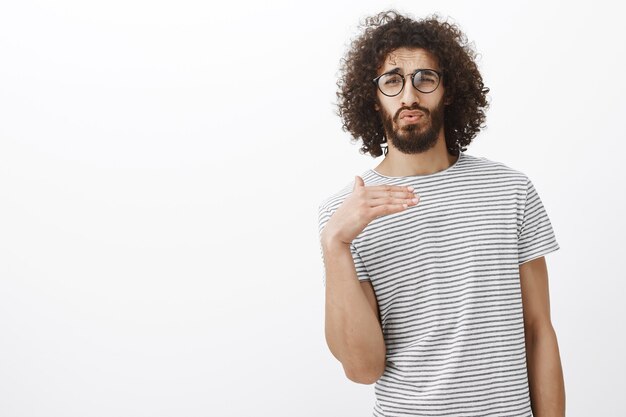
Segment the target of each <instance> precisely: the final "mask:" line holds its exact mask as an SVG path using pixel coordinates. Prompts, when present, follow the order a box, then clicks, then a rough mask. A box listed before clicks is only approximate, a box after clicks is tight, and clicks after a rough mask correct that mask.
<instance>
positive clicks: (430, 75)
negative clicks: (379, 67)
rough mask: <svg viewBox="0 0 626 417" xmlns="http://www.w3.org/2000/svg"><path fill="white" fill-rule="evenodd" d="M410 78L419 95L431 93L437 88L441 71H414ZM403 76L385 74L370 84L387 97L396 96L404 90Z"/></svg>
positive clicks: (425, 69) (393, 73)
mask: <svg viewBox="0 0 626 417" xmlns="http://www.w3.org/2000/svg"><path fill="white" fill-rule="evenodd" d="M410 76H411V84H413V87H415V89H416V90H417V91H419V92H421V93H425V94H428V93H432V92H433V91H435V90H436V89H437V87H439V83H440V82H441V71H437V70H434V69H430V68H423V69H416V70H415V71H413V73H412V74H411V75H410ZM404 80H405V76H404V75H402V74H400V73H398V72H394V71H391V72H386V73H384V74H381V75H379V76H378V77H376V78H374V79H373V80H372V82H373V83H374V85H376V86H377V87H378V89H379V90H380V92H381V93H383V94H384V95H386V96H387V97H394V96H397V95H398V94H400V93H401V92H402V89H404Z"/></svg>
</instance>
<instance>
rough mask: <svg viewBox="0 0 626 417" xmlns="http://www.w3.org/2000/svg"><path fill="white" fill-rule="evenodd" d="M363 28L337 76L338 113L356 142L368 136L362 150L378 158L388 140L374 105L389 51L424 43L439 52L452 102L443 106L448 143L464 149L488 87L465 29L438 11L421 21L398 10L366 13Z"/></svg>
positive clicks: (481, 116)
mask: <svg viewBox="0 0 626 417" xmlns="http://www.w3.org/2000/svg"><path fill="white" fill-rule="evenodd" d="M361 28H364V32H363V34H362V35H361V36H360V37H358V38H357V39H355V40H354V41H352V44H351V45H350V49H349V50H348V52H347V53H346V55H345V56H344V58H342V60H341V64H342V65H341V77H340V78H339V80H338V81H337V86H338V87H339V90H338V91H337V98H338V103H337V107H338V112H337V114H338V115H339V117H341V119H342V122H343V125H342V127H343V130H344V131H347V132H349V133H351V134H352V136H353V138H354V139H353V141H356V140H358V139H361V140H362V141H363V146H361V150H360V152H361V153H363V154H365V153H369V154H370V155H372V156H373V157H377V156H380V155H382V147H381V144H382V143H385V142H386V141H387V139H386V138H385V131H384V129H383V123H382V120H381V117H380V115H379V113H378V112H377V111H376V110H375V107H374V105H375V103H376V102H377V100H378V99H377V95H376V87H375V86H374V85H373V84H372V81H371V80H372V79H373V78H374V77H376V76H377V75H378V74H377V71H378V69H379V68H380V67H381V66H382V65H383V64H384V61H385V58H386V57H387V55H388V54H389V53H390V52H391V51H393V50H395V49H397V48H402V47H406V48H424V49H426V50H427V51H429V52H430V53H431V54H433V55H434V56H435V57H437V59H438V61H439V66H440V69H441V70H442V72H443V78H442V83H443V85H444V87H445V95H446V98H447V100H448V101H449V104H448V105H447V106H445V107H444V108H445V110H444V132H445V136H446V146H447V148H448V152H449V153H450V154H452V155H458V154H459V152H464V151H465V150H466V149H467V148H466V146H467V145H469V144H470V143H471V142H472V139H473V138H474V137H475V136H476V134H477V133H478V132H479V131H480V129H481V128H483V127H484V125H482V124H483V122H484V121H485V110H486V109H487V108H488V107H489V104H488V102H487V98H486V95H487V93H488V92H489V88H486V87H484V84H483V79H482V76H481V75H480V72H479V71H478V67H477V65H476V62H475V58H476V55H477V54H476V52H475V51H474V49H473V47H472V45H470V44H469V43H468V42H467V38H466V36H465V35H464V34H463V32H461V30H460V29H459V28H458V27H457V26H456V25H454V24H451V23H448V22H447V21H441V18H440V17H439V16H438V15H437V14H433V15H431V16H428V17H426V18H425V19H422V20H417V21H416V20H413V19H411V18H408V17H406V16H403V15H401V14H399V13H398V12H396V11H395V10H388V11H384V12H382V13H379V14H377V15H375V16H372V17H368V18H366V19H365V23H364V24H362V25H361ZM385 154H386V153H385Z"/></svg>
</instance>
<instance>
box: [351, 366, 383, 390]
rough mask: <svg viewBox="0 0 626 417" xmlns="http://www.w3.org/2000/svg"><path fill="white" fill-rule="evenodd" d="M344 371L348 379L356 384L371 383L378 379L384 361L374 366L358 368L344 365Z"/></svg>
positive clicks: (381, 373) (381, 372)
mask: <svg viewBox="0 0 626 417" xmlns="http://www.w3.org/2000/svg"><path fill="white" fill-rule="evenodd" d="M344 371H345V373H346V377H348V379H349V380H350V381H353V382H356V383H358V384H365V385H371V384H373V383H375V382H376V381H378V380H379V379H380V377H381V376H382V375H383V373H384V372H385V361H383V362H382V363H378V364H376V365H374V366H367V367H362V368H360V369H351V368H346V367H344Z"/></svg>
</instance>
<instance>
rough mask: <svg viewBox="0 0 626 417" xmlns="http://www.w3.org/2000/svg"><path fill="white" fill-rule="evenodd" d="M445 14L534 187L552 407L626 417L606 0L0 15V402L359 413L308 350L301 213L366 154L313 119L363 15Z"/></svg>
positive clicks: (611, 35)
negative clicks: (545, 229) (545, 284)
mask: <svg viewBox="0 0 626 417" xmlns="http://www.w3.org/2000/svg"><path fill="white" fill-rule="evenodd" d="M389 7H395V8H397V9H398V10H399V11H401V12H404V13H408V14H410V15H412V16H413V17H425V16H427V15H429V14H431V13H434V12H438V13H439V14H440V15H442V16H444V17H445V16H449V17H450V19H451V21H453V22H456V23H457V24H458V25H459V26H460V27H461V28H462V29H463V30H464V31H465V33H466V34H467V36H468V38H469V39H470V40H471V41H473V42H474V44H475V48H476V50H477V51H478V52H479V53H480V59H479V61H478V62H479V68H480V70H481V72H482V74H483V78H484V81H485V84H486V86H488V87H489V88H490V89H491V92H490V94H489V96H490V100H491V108H490V109H489V110H488V112H487V128H486V129H485V130H484V131H483V132H481V133H480V134H479V135H478V136H477V137H476V139H475V140H474V143H472V144H471V145H470V147H469V148H468V150H467V153H469V154H472V155H476V156H485V157H487V158H489V159H492V160H496V161H500V162H503V163H505V164H507V165H509V166H510V167H513V168H515V169H518V170H520V171H522V172H524V173H525V174H527V175H528V176H529V178H530V179H531V180H532V181H533V183H534V185H535V187H536V189H537V191H538V193H539V195H540V197H541V199H542V201H543V203H544V206H545V208H546V210H547V212H548V215H549V217H550V220H551V222H552V225H553V228H554V231H555V235H556V238H557V241H558V242H559V244H560V247H561V249H560V250H559V251H557V252H555V253H553V254H550V255H548V256H547V257H546V260H547V264H548V269H549V278H550V294H551V308H552V319H553V324H554V326H555V329H556V332H557V336H558V340H559V346H560V351H561V358H562V363H563V368H564V373H565V382H566V392H567V409H568V416H570V417H586V416H592V415H593V416H604V417H608V416H624V411H623V404H622V396H623V393H624V392H625V391H626V385H625V383H624V378H623V375H624V373H625V371H626V369H625V368H626V366H625V364H626V363H625V359H624V355H623V352H624V349H625V337H624V330H623V328H624V327H623V323H622V322H623V318H624V317H625V316H626V314H625V313H626V303H625V302H624V296H625V295H626V294H625V291H624V288H625V284H624V282H625V280H624V278H626V275H625V273H624V266H623V259H624V258H623V256H624V254H623V253H624V243H623V238H624V235H625V232H626V228H625V220H624V216H623V213H624V206H625V202H626V201H625V197H624V180H625V175H624V173H623V172H624V171H623V168H624V167H623V165H622V161H623V160H622V158H623V153H622V152H623V146H624V143H625V140H626V135H625V133H624V128H623V122H624V120H625V119H626V104H625V103H626V102H625V101H624V96H625V94H626V82H625V81H624V77H623V70H624V64H625V63H626V59H625V58H624V53H623V51H624V48H623V40H624V39H625V38H626V29H625V25H624V24H623V21H622V20H623V19H622V17H621V16H622V15H621V14H620V13H619V12H618V10H619V6H618V5H617V3H611V2H609V1H594V2H584V3H582V2H581V3H576V4H575V5H573V4H572V2H546V1H533V2H497V1H483V2H465V1H438V2H435V3H432V2H431V3H428V4H426V3H424V6H421V3H419V2H409V1H402V2H390V3H384V2H380V1H351V2H337V1H332V2H331V1H316V2H304V3H302V2H288V1H284V2H277V1H270V2H255V1H245V2H241V1H239V2H223V3H218V4H215V3H210V2H204V1H196V2H190V1H182V2H181V1H178V2H174V1H170V2H165V1H156V2H153V1H138V0H130V1H127V0H125V1H119V0H118V1H108V2H81V1H68V0H62V1H56V2H47V1H39V2H34V1H20V2H3V3H2V5H0V415H2V416H5V417H22V416H24V417H26V416H55V417H56V416H58V417H71V416H76V417H78V416H80V417H85V416H111V415H115V416H133V417H134V416H180V415H184V416H188V417H192V416H221V417H235V416H236V417H248V416H270V415H271V416H274V417H277V416H284V417H291V416H311V417H313V416H320V415H327V416H340V415H341V416H367V415H371V412H372V407H373V402H374V387H373V385H369V386H368V385H359V384H355V383H353V382H351V381H349V380H348V379H347V378H346V376H345V375H344V373H343V370H342V368H341V365H340V363H339V362H337V360H336V359H335V358H334V357H333V356H332V355H331V353H330V351H329V350H328V348H327V346H326V343H325V339H324V316H323V314H324V287H323V283H322V271H323V269H322V268H323V264H322V259H321V254H320V250H319V244H318V235H317V233H318V230H317V227H318V224H317V221H318V218H317V209H318V204H319V203H320V202H321V200H322V199H324V198H325V197H327V196H328V195H330V194H331V193H333V192H335V191H337V190H338V189H340V188H342V187H343V186H344V185H346V184H347V183H349V182H350V181H352V179H353V178H354V175H358V174H360V173H361V172H362V171H364V170H365V169H367V168H370V167H374V166H375V165H377V164H378V163H379V162H380V160H381V159H376V160H375V159H373V158H371V157H370V156H367V155H361V154H360V153H359V152H358V149H359V146H358V144H353V143H351V142H350V136H349V135H348V134H347V133H345V132H343V131H342V130H341V121H340V120H339V118H338V116H337V115H336V114H335V107H334V103H335V92H336V85H335V83H336V80H337V77H338V74H339V73H338V69H339V60H340V58H341V57H342V56H343V54H344V52H345V50H346V47H347V45H348V44H349V41H350V40H351V39H352V38H353V37H354V36H356V35H357V33H358V24H359V22H360V21H361V20H362V19H363V18H364V17H365V16H368V15H371V14H374V13H377V12H379V11H381V10H383V9H386V8H389Z"/></svg>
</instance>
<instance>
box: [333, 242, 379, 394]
mask: <svg viewBox="0 0 626 417" xmlns="http://www.w3.org/2000/svg"><path fill="white" fill-rule="evenodd" d="M321 242H322V252H323V256H324V265H325V266H324V267H325V271H326V272H325V273H326V307H325V334H326V343H327V344H328V347H329V348H330V351H331V352H332V354H333V356H335V357H336V358H337V359H338V360H339V361H340V362H341V364H342V365H343V368H344V371H345V373H346V376H347V377H348V378H349V379H350V380H352V381H354V382H358V383H362V384H372V383H374V382H376V381H377V380H378V379H379V378H380V377H381V375H382V374H383V372H384V370H385V361H386V347H385V340H384V337H383V332H382V328H381V324H380V321H379V318H378V315H377V311H375V309H374V308H373V304H372V303H371V300H369V299H368V296H367V295H366V292H365V291H364V290H363V288H362V285H361V283H360V281H359V280H358V277H357V274H356V268H355V266H354V260H353V258H352V253H351V252H350V245H349V244H346V243H344V242H341V241H338V240H336V239H333V238H332V237H326V236H324V237H323V238H322V241H321Z"/></svg>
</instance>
